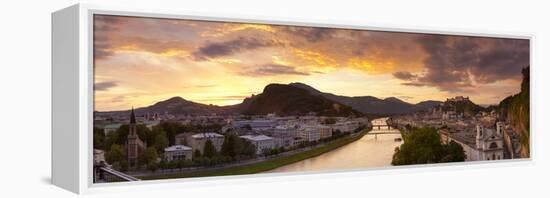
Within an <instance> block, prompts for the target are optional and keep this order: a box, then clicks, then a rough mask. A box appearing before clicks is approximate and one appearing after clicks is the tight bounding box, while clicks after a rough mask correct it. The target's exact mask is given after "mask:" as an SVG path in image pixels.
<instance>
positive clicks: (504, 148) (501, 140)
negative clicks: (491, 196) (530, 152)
mask: <svg viewBox="0 0 550 198" xmlns="http://www.w3.org/2000/svg"><path fill="white" fill-rule="evenodd" d="M450 100H452V101H455V100H456V101H462V100H468V98H467V97H455V98H451V99H448V101H450ZM393 121H394V123H398V126H399V127H402V128H403V127H404V126H406V125H410V126H413V127H424V126H429V127H434V128H436V129H437V130H438V133H439V135H440V138H441V141H442V142H443V143H449V142H451V141H454V142H456V143H458V144H460V145H461V146H462V148H463V149H464V151H465V154H466V161H479V160H500V159H513V158H517V157H519V152H520V147H521V146H520V143H519V137H518V136H517V134H516V133H515V132H514V131H513V128H512V127H511V125H510V124H509V123H508V122H507V121H505V120H502V119H499V117H498V115H497V113H496V112H495V111H492V112H480V113H478V114H477V115H474V116H464V115H462V114H461V113H458V112H454V111H444V112H442V111H440V110H435V109H433V110H431V111H427V112H416V113H413V114H409V115H402V116H397V117H394V118H393Z"/></svg>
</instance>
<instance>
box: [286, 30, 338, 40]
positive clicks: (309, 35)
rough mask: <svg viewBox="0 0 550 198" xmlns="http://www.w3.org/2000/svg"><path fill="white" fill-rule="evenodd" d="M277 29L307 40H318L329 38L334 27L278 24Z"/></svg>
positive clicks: (335, 31) (333, 31) (334, 31)
mask: <svg viewBox="0 0 550 198" xmlns="http://www.w3.org/2000/svg"><path fill="white" fill-rule="evenodd" d="M279 29H280V30H282V31H283V32H286V33H288V34H289V35H292V36H294V37H297V36H298V37H302V38H305V40H306V41H308V42H319V41H326V40H328V39H331V38H332V37H333V35H334V34H335V33H337V30H336V29H333V28H312V27H298V26H279Z"/></svg>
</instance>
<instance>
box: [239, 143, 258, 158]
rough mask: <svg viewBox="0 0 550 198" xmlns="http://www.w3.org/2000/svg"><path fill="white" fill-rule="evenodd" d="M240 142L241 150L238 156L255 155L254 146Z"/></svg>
mask: <svg viewBox="0 0 550 198" xmlns="http://www.w3.org/2000/svg"><path fill="white" fill-rule="evenodd" d="M241 142H242V145H243V146H242V149H241V152H240V154H241V155H244V156H254V155H256V146H254V144H252V143H250V142H249V141H247V140H241Z"/></svg>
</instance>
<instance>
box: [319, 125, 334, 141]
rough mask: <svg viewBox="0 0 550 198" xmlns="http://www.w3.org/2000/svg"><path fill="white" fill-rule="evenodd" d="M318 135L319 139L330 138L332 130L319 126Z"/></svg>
mask: <svg viewBox="0 0 550 198" xmlns="http://www.w3.org/2000/svg"><path fill="white" fill-rule="evenodd" d="M319 133H320V134H319V136H320V138H321V139H325V138H329V137H332V128H330V127H328V126H324V125H319Z"/></svg>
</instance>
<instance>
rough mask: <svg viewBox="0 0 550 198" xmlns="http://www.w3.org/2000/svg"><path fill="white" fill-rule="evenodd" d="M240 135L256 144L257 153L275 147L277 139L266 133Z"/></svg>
mask: <svg viewBox="0 0 550 198" xmlns="http://www.w3.org/2000/svg"><path fill="white" fill-rule="evenodd" d="M240 137H241V138H243V139H245V140H248V141H250V143H252V144H253V145H254V146H256V154H261V153H262V152H263V151H264V150H266V149H274V148H275V139H274V138H272V137H269V136H266V135H243V136H240Z"/></svg>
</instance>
